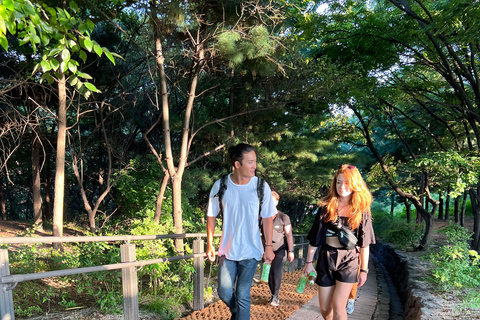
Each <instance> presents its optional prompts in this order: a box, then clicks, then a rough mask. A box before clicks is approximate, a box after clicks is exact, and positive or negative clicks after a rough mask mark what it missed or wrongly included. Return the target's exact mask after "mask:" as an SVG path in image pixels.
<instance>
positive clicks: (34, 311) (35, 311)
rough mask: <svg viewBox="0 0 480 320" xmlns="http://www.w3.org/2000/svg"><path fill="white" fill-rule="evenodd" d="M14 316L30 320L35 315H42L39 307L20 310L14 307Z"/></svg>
mask: <svg viewBox="0 0 480 320" xmlns="http://www.w3.org/2000/svg"><path fill="white" fill-rule="evenodd" d="M14 309H15V315H16V316H18V317H28V318H31V317H33V316H36V315H40V314H42V313H43V310H42V309H41V308H40V307H39V306H30V307H26V308H25V309H22V307H21V306H18V305H15V307H14Z"/></svg>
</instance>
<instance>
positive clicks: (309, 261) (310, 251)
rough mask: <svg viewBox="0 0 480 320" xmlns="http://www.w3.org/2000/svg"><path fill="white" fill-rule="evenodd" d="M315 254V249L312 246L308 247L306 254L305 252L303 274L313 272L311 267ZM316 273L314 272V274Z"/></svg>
mask: <svg viewBox="0 0 480 320" xmlns="http://www.w3.org/2000/svg"><path fill="white" fill-rule="evenodd" d="M315 252H317V247H314V246H312V245H311V244H309V245H308V252H307V259H306V261H305V269H304V272H303V273H304V274H306V275H307V274H309V273H310V272H311V271H315V268H314V267H313V257H314V256H315ZM315 273H316V272H315Z"/></svg>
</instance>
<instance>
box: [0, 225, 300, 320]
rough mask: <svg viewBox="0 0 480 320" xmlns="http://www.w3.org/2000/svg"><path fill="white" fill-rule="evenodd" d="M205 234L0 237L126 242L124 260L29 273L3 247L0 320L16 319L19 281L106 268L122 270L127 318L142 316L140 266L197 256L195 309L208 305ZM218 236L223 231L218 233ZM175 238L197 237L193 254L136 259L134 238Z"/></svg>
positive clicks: (291, 267) (1, 240) (0, 252)
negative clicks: (15, 268)
mask: <svg viewBox="0 0 480 320" xmlns="http://www.w3.org/2000/svg"><path fill="white" fill-rule="evenodd" d="M206 236H207V235H206V234H205V233H189V234H187V233H184V234H168V235H151V236H149V235H144V236H129V235H125V236H96V237H27V238H23V237H12V238H0V244H28V243H31V244H35V243H72V242H76V243H78V242H108V241H124V242H125V243H124V244H122V245H121V246H120V259H121V260H120V261H121V263H116V264H107V265H101V266H94V267H85V268H74V269H66V270H56V271H48V272H39V273H28V274H18V275H11V274H10V267H9V261H8V250H6V249H0V320H14V319H15V315H14V307H13V296H12V290H13V289H14V288H15V287H16V285H17V284H18V283H19V282H23V281H31V280H39V279H44V278H51V277H61V276H68V275H74V274H81V273H89V272H98V271H106V270H118V269H122V288H123V315H124V319H125V320H137V319H139V312H138V278H137V267H142V266H145V265H150V264H154V263H165V262H169V261H178V260H186V259H193V266H194V268H195V274H194V277H193V308H194V310H200V309H202V308H203V307H204V297H203V286H204V283H203V281H204V261H203V260H204V257H205V256H206V254H205V252H204V246H205V245H204V241H203V240H202V239H201V238H205V237H206ZM215 236H216V237H218V236H221V234H215ZM304 236H305V235H303V234H300V235H294V237H295V238H299V241H298V242H299V243H298V244H295V245H294V246H295V248H296V249H298V253H297V255H296V258H297V262H298V263H297V266H296V268H302V267H303V265H304V256H305V251H306V247H307V245H308V244H307V243H304V240H303V237H304ZM171 238H196V239H195V240H194V241H193V254H190V255H182V256H174V257H167V258H160V259H153V260H142V261H136V254H135V244H133V243H131V242H130V241H136V240H156V239H171ZM294 269H295V266H294V264H290V265H289V271H291V272H292V271H294Z"/></svg>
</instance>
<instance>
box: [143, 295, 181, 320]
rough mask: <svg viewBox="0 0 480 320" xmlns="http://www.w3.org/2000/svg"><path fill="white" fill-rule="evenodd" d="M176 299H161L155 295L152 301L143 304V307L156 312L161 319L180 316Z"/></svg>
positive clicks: (166, 319) (168, 319)
mask: <svg viewBox="0 0 480 320" xmlns="http://www.w3.org/2000/svg"><path fill="white" fill-rule="evenodd" d="M177 306H178V301H175V299H174V298H171V297H170V298H167V299H162V298H159V297H156V299H154V300H153V301H148V303H146V304H145V309H147V310H148V311H153V312H156V313H158V315H159V316H160V318H161V319H165V320H171V319H175V318H178V317H180V316H181V312H180V309H179V308H178V307H177Z"/></svg>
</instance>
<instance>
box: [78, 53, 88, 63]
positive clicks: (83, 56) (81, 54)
mask: <svg viewBox="0 0 480 320" xmlns="http://www.w3.org/2000/svg"><path fill="white" fill-rule="evenodd" d="M79 56H80V59H82V61H83V62H84V63H85V62H87V54H86V53H85V51H83V50H80V53H79Z"/></svg>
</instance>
